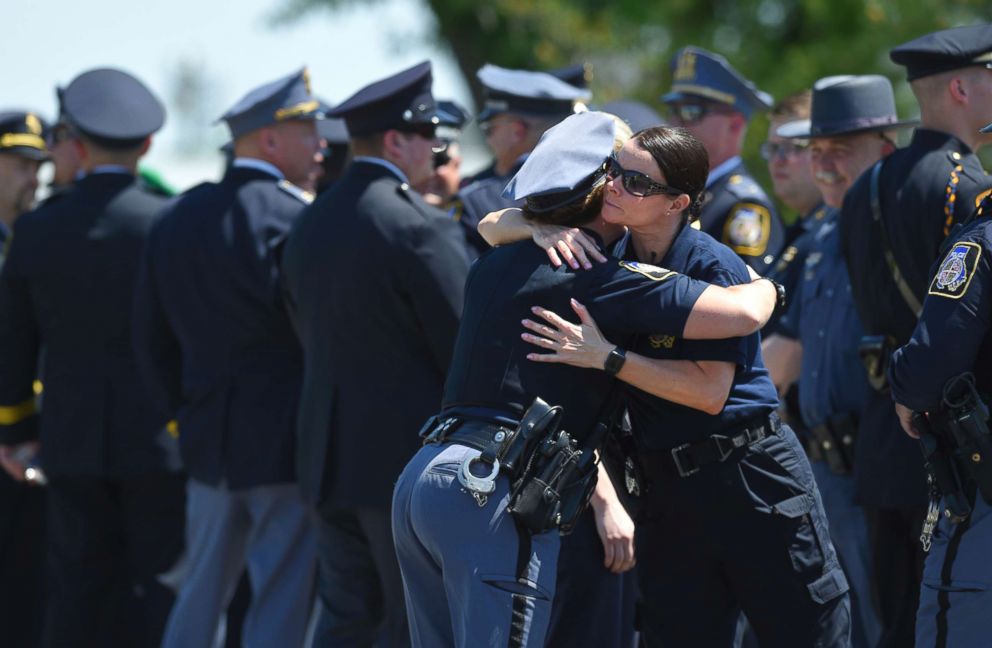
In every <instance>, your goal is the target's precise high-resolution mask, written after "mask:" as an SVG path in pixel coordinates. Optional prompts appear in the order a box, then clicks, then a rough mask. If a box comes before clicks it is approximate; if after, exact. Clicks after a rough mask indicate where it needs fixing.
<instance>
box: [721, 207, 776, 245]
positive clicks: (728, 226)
mask: <svg viewBox="0 0 992 648" xmlns="http://www.w3.org/2000/svg"><path fill="white" fill-rule="evenodd" d="M771 229H772V214H771V212H770V211H768V208H767V207H765V206H763V205H759V204H757V203H740V204H738V205H737V206H736V207H734V209H733V211H732V212H730V216H729V217H728V218H727V222H726V223H725V224H724V226H723V242H724V243H726V244H727V245H729V246H730V247H732V248H733V249H734V252H737V253H738V254H743V255H746V256H757V255H759V254H764V253H765V248H766V247H767V246H768V237H769V236H770V235H771Z"/></svg>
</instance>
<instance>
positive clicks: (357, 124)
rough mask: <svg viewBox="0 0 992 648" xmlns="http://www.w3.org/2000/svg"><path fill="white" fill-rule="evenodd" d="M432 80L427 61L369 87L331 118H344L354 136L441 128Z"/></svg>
mask: <svg viewBox="0 0 992 648" xmlns="http://www.w3.org/2000/svg"><path fill="white" fill-rule="evenodd" d="M431 78H432V77H431V63H430V61H424V62H423V63H420V64H418V65H415V66H413V67H412V68H409V69H406V70H403V71H402V72H398V73H396V74H394V75H392V76H390V77H386V78H385V79H380V80H379V81H376V82H375V83H372V84H370V85H367V86H365V87H364V88H362V89H361V90H359V91H358V92H356V93H355V94H353V95H351V96H350V97H348V98H347V99H345V100H344V101H342V102H341V103H340V104H338V105H337V106H335V107H334V108H333V109H332V110H331V111H330V112H329V113H328V116H330V117H341V118H343V119H344V121H345V124H346V125H347V126H348V133H349V134H350V135H351V136H352V137H361V136H363V135H371V134H372V133H382V132H385V131H387V130H394V129H395V130H416V129H417V127H422V126H437V124H438V121H439V120H438V117H437V105H436V104H435V102H434V96H433V95H432V94H431Z"/></svg>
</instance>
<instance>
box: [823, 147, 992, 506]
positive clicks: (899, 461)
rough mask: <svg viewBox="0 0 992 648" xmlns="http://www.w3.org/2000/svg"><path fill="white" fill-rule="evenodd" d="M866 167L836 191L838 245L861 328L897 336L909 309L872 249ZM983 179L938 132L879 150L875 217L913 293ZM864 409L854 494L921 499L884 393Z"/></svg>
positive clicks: (973, 160)
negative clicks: (839, 199)
mask: <svg viewBox="0 0 992 648" xmlns="http://www.w3.org/2000/svg"><path fill="white" fill-rule="evenodd" d="M870 176H871V174H870V173H863V174H862V175H861V177H859V178H858V179H857V180H856V181H855V183H854V185H853V186H852V187H851V188H850V189H849V190H848V192H847V194H846V195H845V196H844V205H843V207H842V209H841V215H840V233H841V237H840V245H841V253H842V254H843V255H844V258H845V261H846V262H847V269H848V273H849V276H850V278H851V290H852V294H853V295H854V303H855V305H856V306H857V309H858V316H859V318H860V319H861V324H862V325H863V326H864V329H865V334H866V335H890V336H893V337H894V338H895V340H896V342H897V343H898V344H905V343H906V341H907V340H908V339H909V336H910V335H911V334H912V332H913V329H914V328H915V326H916V316H915V315H914V313H913V312H912V311H911V310H910V308H909V306H908V305H907V304H906V302H905V300H904V299H903V297H902V295H901V294H900V292H899V290H898V288H897V287H896V284H895V282H894V281H893V279H892V273H891V271H890V270H889V267H888V265H887V264H886V262H885V257H884V255H883V254H882V251H881V250H882V244H881V240H880V238H879V232H878V227H877V225H875V224H874V223H873V221H872V211H871V209H872V208H871V200H870V194H869V188H870ZM990 186H992V179H990V178H989V177H988V176H987V175H986V174H985V171H984V170H983V169H982V167H981V163H980V162H979V160H978V158H977V157H976V156H975V154H974V153H972V152H971V150H970V149H969V148H968V147H967V146H966V145H965V144H964V143H963V142H961V141H960V140H958V139H957V138H956V137H953V136H952V135H949V134H947V133H941V132H939V131H934V130H929V129H926V128H918V129H917V130H916V132H915V133H913V139H912V141H911V142H910V145H909V146H908V147H906V148H904V149H899V150H898V151H895V152H894V153H892V154H891V155H889V156H888V157H886V158H885V162H884V164H883V166H882V171H881V174H880V176H879V203H880V206H881V213H882V221H883V222H884V223H885V229H886V233H887V234H888V238H889V241H890V242H891V248H892V254H893V255H894V257H895V260H896V263H898V265H899V269H900V272H901V273H902V275H903V277H905V280H906V283H907V285H908V286H909V287H910V289H911V290H912V291H913V293H914V294H915V295H916V297H917V299H919V300H920V301H921V302H922V300H923V298H924V296H925V295H926V291H927V285H928V281H929V277H930V267H931V266H932V265H933V263H934V261H935V260H936V259H937V256H938V254H939V250H940V244H941V242H942V241H943V239H944V237H945V236H946V235H947V233H948V232H949V231H950V229H951V227H953V225H954V224H955V223H957V222H961V221H962V220H964V219H965V218H967V217H968V216H969V215H970V214H971V213H972V212H973V211H974V210H975V207H976V205H977V201H978V200H979V199H980V196H981V195H982V194H983V193H984V192H985V191H987V190H988V187H990ZM865 416H866V417H871V418H872V419H873V420H877V421H878V422H877V424H875V425H872V426H870V427H866V426H864V425H862V426H861V428H862V430H864V432H865V433H867V434H868V435H869V438H861V439H859V440H858V451H859V455H858V460H857V462H856V465H855V475H856V478H857V481H858V496H859V497H860V498H861V501H862V502H863V503H865V504H867V505H872V506H885V507H908V506H922V505H924V504H925V503H926V497H927V494H926V475H925V472H924V470H923V458H922V455H921V453H920V451H919V448H917V447H916V444H915V443H914V442H913V441H912V440H911V439H910V438H909V437H908V436H906V435H905V434H904V433H903V432H902V428H901V426H900V425H899V420H898V419H897V418H896V415H895V411H894V410H893V409H892V402H891V398H890V396H889V394H887V393H878V392H873V394H872V395H871V397H870V398H869V402H868V404H867V406H866V410H865ZM876 417H877V418H876ZM864 436H865V435H863V437H864ZM862 450H863V451H862Z"/></svg>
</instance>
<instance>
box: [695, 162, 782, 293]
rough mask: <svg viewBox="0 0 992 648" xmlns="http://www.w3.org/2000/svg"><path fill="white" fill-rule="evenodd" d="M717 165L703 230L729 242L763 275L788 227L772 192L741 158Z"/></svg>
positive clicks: (708, 188) (701, 221)
mask: <svg viewBox="0 0 992 648" xmlns="http://www.w3.org/2000/svg"><path fill="white" fill-rule="evenodd" d="M725 164H727V165H728V167H729V168H722V165H721V167H717V168H716V169H714V170H713V171H715V172H720V173H721V175H720V176H719V177H718V178H715V179H711V182H710V183H709V184H707V186H706V191H705V193H704V194H703V211H702V213H701V214H700V216H699V225H700V229H701V230H702V231H704V232H706V233H707V234H709V235H710V236H712V237H713V238H715V239H716V240H718V241H721V242H722V243H725V244H726V245H729V246H730V247H731V248H732V249H733V250H734V252H736V253H737V254H738V255H740V257H741V258H742V259H744V260H745V261H746V262H747V264H748V265H750V266H751V267H752V268H754V269H755V270H756V271H757V272H758V273H759V274H764V272H765V270H767V269H768V267H769V266H770V265H771V264H772V262H773V261H774V260H775V257H776V256H777V255H778V253H779V251H780V250H781V249H782V243H783V240H784V236H785V228H784V227H783V226H782V221H781V219H780V218H779V217H778V214H777V213H776V212H775V207H774V205H772V201H771V199H770V198H768V194H766V193H765V190H764V189H762V188H761V185H759V184H758V183H757V182H756V181H755V179H754V178H752V177H751V174H750V173H748V170H747V168H746V167H745V166H744V162H742V161H741V159H740V158H732V159H731V160H728V161H727V162H726V163H725ZM711 176H712V173H711Z"/></svg>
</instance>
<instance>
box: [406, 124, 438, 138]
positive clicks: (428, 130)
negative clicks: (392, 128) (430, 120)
mask: <svg viewBox="0 0 992 648" xmlns="http://www.w3.org/2000/svg"><path fill="white" fill-rule="evenodd" d="M399 130H400V132H402V133H406V134H407V135H416V136H418V137H423V138H424V139H426V140H432V139H437V126H436V125H434V124H407V125H406V126H404V127H403V128H401V129H399Z"/></svg>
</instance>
